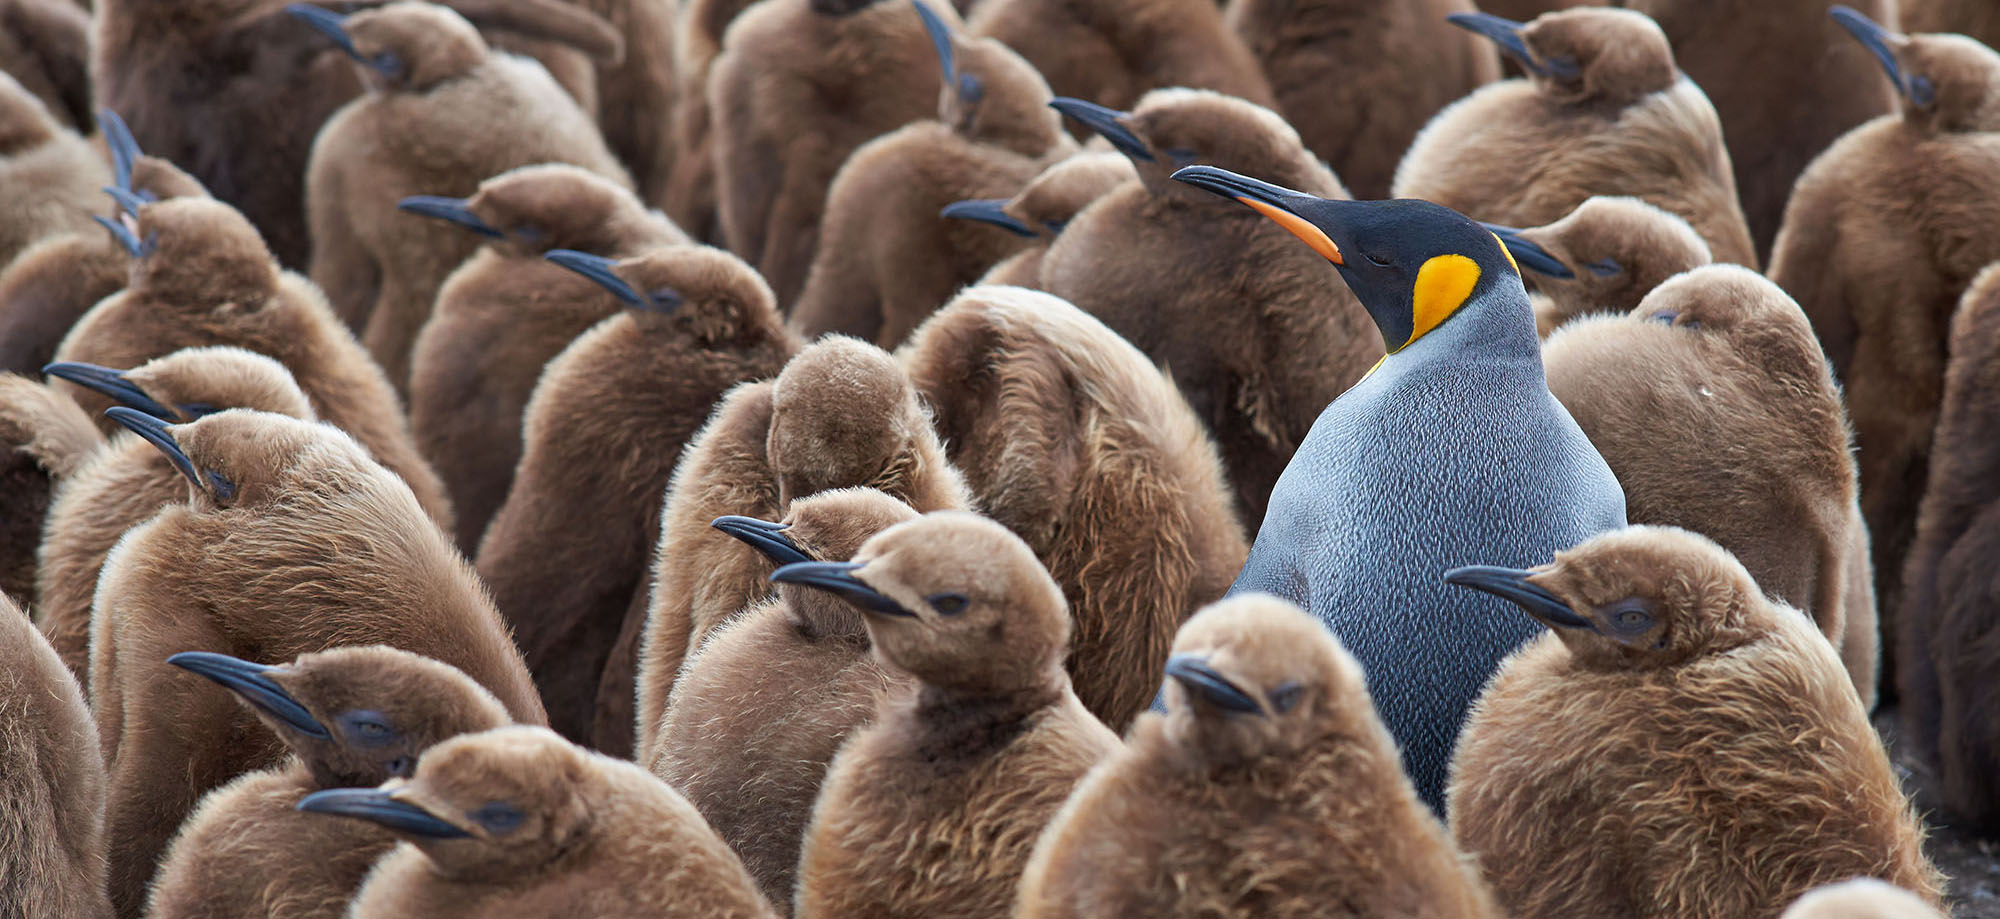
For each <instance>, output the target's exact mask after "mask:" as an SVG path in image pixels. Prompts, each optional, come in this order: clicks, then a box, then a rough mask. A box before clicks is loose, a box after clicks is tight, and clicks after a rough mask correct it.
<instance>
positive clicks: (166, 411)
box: [42, 361, 180, 422]
mask: <svg viewBox="0 0 2000 919" xmlns="http://www.w3.org/2000/svg"><path fill="white" fill-rule="evenodd" d="M42 373H43V374H44V375H45V376H52V377H56V378H57V379H63V380H68V381H70V382H71V383H75V384H76V385H78V386H81V387H83V388H85V389H89V390H94V391H96V392H100V393H103V394H105V395H107V396H110V397H111V401H113V402H116V403H118V404H119V405H123V406H127V407H129V408H136V409H138V410H139V411H142V412H145V413H146V414H148V415H151V416H153V417H155V418H158V419H160V420H162V421H168V422H171V421H172V420H173V419H175V418H178V417H180V413H179V412H176V411H174V410H173V409H171V408H168V407H166V406H164V405H161V404H160V403H159V402H158V401H156V400H154V399H153V397H151V396H148V395H146V392H145V390H142V389H140V388H139V387H137V386H134V385H132V381H130V380H127V379H125V371H123V370H113V369H111V368H110V367H100V366H98V365H96V364H84V363H79V362H77V361H57V362H56V363H53V364H50V365H48V366H46V367H43V368H42Z"/></svg>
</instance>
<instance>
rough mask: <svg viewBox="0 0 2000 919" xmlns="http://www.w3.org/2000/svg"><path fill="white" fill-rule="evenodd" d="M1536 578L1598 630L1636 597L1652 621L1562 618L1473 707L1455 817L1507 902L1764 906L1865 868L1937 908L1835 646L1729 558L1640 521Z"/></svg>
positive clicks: (1916, 833)
mask: <svg viewBox="0 0 2000 919" xmlns="http://www.w3.org/2000/svg"><path fill="white" fill-rule="evenodd" d="M1535 570H1536V571H1537V572H1538V573H1537V574H1535V575H1534V576H1533V577H1532V579H1531V582H1530V583H1532V584H1534V585H1536V586H1539V587H1541V588H1542V589H1544V590H1547V591H1550V592H1552V593H1553V594H1554V595H1555V596H1556V597H1559V598H1561V599H1562V601H1563V602H1564V603H1566V604H1567V605H1568V606H1569V607H1570V609H1571V610H1573V611H1574V612H1575V613H1577V614H1579V615H1582V616H1584V617H1585V618H1587V619H1589V620H1591V621H1592V622H1593V624H1594V627H1595V628H1597V629H1604V630H1606V631H1607V632H1610V631H1611V628H1612V626H1611V625H1610V623H1611V622H1613V621H1615V620H1614V613H1618V612H1627V613H1629V612H1630V611H1632V610H1634V609H1638V610H1641V611H1644V612H1645V613H1646V614H1647V615H1648V616H1649V619H1648V620H1647V621H1649V622H1650V623H1651V625H1650V626H1649V627H1648V628H1647V630H1646V631H1643V632H1638V633H1634V634H1631V635H1629V637H1627V639H1626V641H1629V642H1630V644H1626V643H1622V642H1620V641H1619V640H1618V639H1614V638H1612V637H1608V635H1605V634H1599V633H1598V632H1596V631H1587V630H1584V629H1571V628H1557V629H1553V630H1552V634H1548V635H1543V636H1542V637H1541V638H1539V639H1536V640H1534V641H1532V642H1530V643H1529V644H1527V645H1526V646H1524V647H1523V648H1522V649H1521V650H1520V651H1517V652H1515V654H1514V655H1513V656H1512V657H1510V658H1508V659H1507V661H1506V662H1504V663H1503V664H1502V665H1501V668H1500V671H1499V672H1498V673H1497V674H1496V675H1495V676H1494V678H1493V681H1492V682H1491V683H1490V684H1488V686H1487V687H1486V691H1485V693H1484V694H1483V695H1482V696H1481V697H1480V699H1479V701H1478V703H1477V704H1475V705H1474V707H1473V710H1472V715H1471V717H1470V719H1469V720H1468V721H1467V722H1466V726H1465V731H1464V733H1463V734H1461V735H1460V736H1459V740H1458V751H1457V753H1456V755H1455V756H1454V757H1453V760H1452V772H1451V785H1450V788H1449V791H1448V797H1447V802H1448V804H1447V810H1448V812H1449V813H1450V815H1451V829H1452V835H1453V836H1454V837H1455V838H1456V839H1457V841H1458V844H1459V845H1460V846H1462V847H1464V849H1465V850H1466V851H1467V852H1468V853H1471V854H1472V855H1473V857H1475V858H1478V859H1479V860H1480V863H1481V867H1482V869H1483V870H1484V871H1485V874H1486V877H1487V880H1488V881H1490V882H1491V883H1492V885H1493V888H1494V892H1495V893H1497V894H1498V895H1499V899H1500V902H1501V904H1502V905H1503V906H1505V907H1506V908H1507V910H1508V912H1509V913H1510V914H1512V915H1516V916H1612V915H1656V916H1685V917H1698V916H1704V917H1705V916H1733V917H1742V919H1759V917H1774V916H1776V915H1778V914H1779V913H1780V912H1782V911H1783V910H1784V908H1785V907H1786V905H1787V904H1789V903H1791V901H1792V900H1794V899H1796V898H1797V897H1798V896H1799V895H1800V894H1803V893H1805V892H1806V891H1807V890H1809V889H1811V888H1813V887H1815V886H1818V885H1820V884H1825V883H1830V882H1833V881H1838V880H1843V879H1846V878H1851V877H1879V878H1883V879H1886V880H1888V881H1890V882H1892V883H1895V884H1898V885H1901V886H1904V887H1907V888H1910V889H1911V890H1915V891H1917V892H1919V893H1920V894H1921V895H1922V896H1923V897H1924V899H1925V900H1926V901H1928V902H1930V903H1933V904H1935V903H1936V902H1937V901H1938V896H1939V890H1940V887H1941V885H1942V877H1941V876H1940V875H1939V874H1938V873H1937V871H1936V870H1935V869H1934V868H1932V867H1931V865H1930V863H1929V862H1927V861H1925V859H1924V856H1923V853H1922V851H1921V842H1922V837H1923V829H1922V825H1921V824H1920V823H1919V822H1918V820H1917V817H1916V813H1915V811H1914V810H1913V809H1912V808H1911V806H1910V802H1909V801H1908V799H1906V798H1905V797H1904V796H1903V793H1902V791H1901V789H1899V788H1898V787H1897V784H1896V774H1895V772H1894V771H1893V770H1892V769H1891V768H1890V765H1889V757H1888V754H1887V753H1885V752H1884V751H1883V749H1882V743H1881V741H1880V740H1879V739H1878V738H1877V737H1876V736H1875V732H1874V729H1873V728H1872V727H1870V726H1869V724H1868V717H1867V715H1866V713H1864V712H1863V711H1862V709H1861V704H1860V702H1859V700H1857V699H1856V698H1855V697H1854V690H1853V688H1852V686H1851V684H1850V682H1849V679H1848V676H1847V673H1846V671H1845V670H1844V669H1843V668H1842V667H1841V665H1840V661H1839V660H1838V659H1836V658H1835V656H1834V653H1833V648H1832V646H1831V645H1829V644H1827V642H1826V640H1825V639H1824V638H1823V637H1822V636H1820V635H1819V634H1818V633H1817V632H1816V631H1815V630H1814V629H1813V627H1812V625H1811V624H1810V623H1809V622H1808V621H1807V620H1806V619H1805V617H1803V616H1801V615H1799V614H1798V613H1797V612H1796V611H1794V610H1792V609H1789V608H1787V607H1783V606H1779V605H1776V604H1773V603H1771V602H1769V601H1767V600H1765V599H1764V598H1763V595H1762V592H1761V591H1760V590H1759V589H1758V587H1757V584H1756V583H1755V582H1754V581H1752V580H1751V579H1750V575H1749V574H1748V573H1747V572H1745V571H1744V570H1743V566H1742V565H1740V564H1737V562H1736V560H1735V559H1734V558H1732V557H1730V555H1729V553H1727V552H1725V551H1723V550H1722V549H1721V548H1720V547H1719V546H1717V545H1715V544H1714V543H1713V542H1710V541H1709V540H1707V539H1705V538H1703V537H1701V536H1698V535H1696V534H1693V533H1689V532H1686V531H1684V530H1676V529H1671V528H1662V527H1643V526H1641V527H1630V528H1627V529H1623V530H1618V531H1615V532H1612V533H1608V534H1604V535H1601V536H1598V537H1595V538H1594V539H1592V540H1590V541H1588V542H1586V543H1584V544H1583V545H1581V546H1579V547H1577V548H1575V549H1571V550H1568V551H1566V552H1559V553H1557V554H1556V558H1555V562H1554V564H1553V565H1550V566H1544V567H1541V568H1537V569H1535ZM1635 601H1636V603H1637V604H1641V605H1638V606H1634V605H1633V604H1634V602H1635ZM1613 634H1616V633H1613Z"/></svg>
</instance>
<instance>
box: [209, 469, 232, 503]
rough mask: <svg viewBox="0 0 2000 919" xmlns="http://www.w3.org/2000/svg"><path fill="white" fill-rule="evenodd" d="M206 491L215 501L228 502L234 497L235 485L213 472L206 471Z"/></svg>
mask: <svg viewBox="0 0 2000 919" xmlns="http://www.w3.org/2000/svg"><path fill="white" fill-rule="evenodd" d="M207 472H208V490H209V492H210V493H212V494H214V495H215V500H217V501H228V500H230V499H232V498H235V497H236V483H235V482H232V481H230V480H229V477H228V476H226V475H223V474H222V473H220V472H216V471H214V470H208V471H207Z"/></svg>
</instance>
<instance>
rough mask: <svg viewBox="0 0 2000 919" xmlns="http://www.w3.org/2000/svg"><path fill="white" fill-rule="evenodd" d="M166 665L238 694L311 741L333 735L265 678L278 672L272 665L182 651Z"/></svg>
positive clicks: (201, 652)
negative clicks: (213, 682) (196, 675)
mask: <svg viewBox="0 0 2000 919" xmlns="http://www.w3.org/2000/svg"><path fill="white" fill-rule="evenodd" d="M167 663H169V664H172V665H174V666H176V667H179V668H181V669H182V670H186V671H188V672H189V673H196V674H200V675H202V676H205V677H208V678H209V679H211V680H214V681H215V682H216V683H217V684H218V685H220V686H221V687H222V688H224V689H227V690H229V691H230V692H233V693H235V694H236V696H237V697H238V698H240V699H242V700H243V701H245V702H248V703H250V704H251V705H253V706H255V707H256V708H257V710H258V711H261V712H264V713H265V714H267V715H270V716H271V717H273V718H276V719H278V720H279V721H283V722H284V723H286V724H288V725H291V727H292V729H293V730H295V731H298V732H299V733H301V734H304V735H306V736H308V737H317V738H319V739H321V740H326V739H328V738H330V737H332V736H333V735H332V734H331V733H329V732H328V731H327V729H326V726H325V725H323V724H320V723H319V719H316V718H314V717H313V716H312V712H309V711H307V710H306V707H305V706H303V705H300V704H299V700H297V699H294V698H292V694H291V693H288V692H286V691H285V688H284V687H283V686H279V685H278V684H277V683H276V682H275V681H273V680H272V679H271V678H270V677H269V676H266V674H268V673H270V672H271V671H273V670H276V669H278V668H276V667H273V666H270V665H269V664H253V663H251V662H250V661H246V660H242V659H240V658H234V657H230V656H229V655H227V654H216V653H214V652H212V651H182V652H181V653H179V654H176V655H174V656H172V657H169V658H167Z"/></svg>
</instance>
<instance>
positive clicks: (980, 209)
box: [938, 198, 1041, 237]
mask: <svg viewBox="0 0 2000 919" xmlns="http://www.w3.org/2000/svg"><path fill="white" fill-rule="evenodd" d="M1006 206H1007V199H1005V198H971V199H967V200H965V201H953V202H952V203H950V204H947V205H945V206H944V210H941V211H938V216H939V217H949V218H951V219H953V220H977V221H979V222H981V223H990V224H992V225H994V226H996V227H999V228H1001V229H1003V230H1006V231H1007V232H1009V233H1013V234H1014V235H1016V236H1030V237H1032V236H1039V235H1041V234H1039V233H1036V232H1035V231H1034V228H1032V227H1030V226H1028V225H1027V224H1025V223H1022V222H1021V221H1019V220H1015V219H1014V216H1013V215H1012V214H1009V213H1007V211H1006V210H1005V208H1006Z"/></svg>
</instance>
